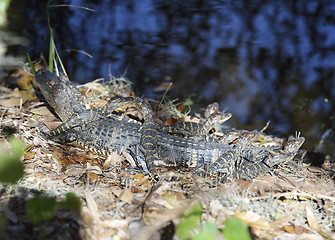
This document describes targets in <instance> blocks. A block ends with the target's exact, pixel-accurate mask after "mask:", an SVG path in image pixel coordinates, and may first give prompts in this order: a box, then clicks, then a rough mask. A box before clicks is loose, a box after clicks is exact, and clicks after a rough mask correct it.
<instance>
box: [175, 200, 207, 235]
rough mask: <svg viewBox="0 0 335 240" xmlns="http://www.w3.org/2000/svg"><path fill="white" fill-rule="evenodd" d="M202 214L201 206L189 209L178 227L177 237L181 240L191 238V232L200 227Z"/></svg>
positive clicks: (197, 205)
mask: <svg viewBox="0 0 335 240" xmlns="http://www.w3.org/2000/svg"><path fill="white" fill-rule="evenodd" d="M201 214H202V208H201V206H200V205H199V204H196V205H193V206H191V207H190V208H188V209H187V210H186V211H185V213H184V217H183V219H182V221H181V222H180V223H179V224H178V225H177V229H176V235H177V236H178V237H179V238H181V239H187V238H191V233H192V232H191V231H192V230H194V229H195V228H196V227H197V226H198V225H199V222H200V220H201Z"/></svg>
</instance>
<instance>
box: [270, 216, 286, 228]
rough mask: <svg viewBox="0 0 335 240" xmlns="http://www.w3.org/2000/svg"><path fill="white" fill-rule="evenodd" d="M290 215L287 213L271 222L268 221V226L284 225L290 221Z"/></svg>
mask: <svg viewBox="0 0 335 240" xmlns="http://www.w3.org/2000/svg"><path fill="white" fill-rule="evenodd" d="M290 219H291V217H290V216H289V215H287V216H285V217H282V218H279V219H277V220H275V221H273V222H271V223H270V226H271V227H272V228H281V227H283V226H284V225H286V224H288V222H289V221H290Z"/></svg>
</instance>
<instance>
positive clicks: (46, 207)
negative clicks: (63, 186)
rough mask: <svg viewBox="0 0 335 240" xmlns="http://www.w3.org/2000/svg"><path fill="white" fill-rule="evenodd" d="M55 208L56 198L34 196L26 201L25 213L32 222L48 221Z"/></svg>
mask: <svg viewBox="0 0 335 240" xmlns="http://www.w3.org/2000/svg"><path fill="white" fill-rule="evenodd" d="M55 210H56V199H55V198H52V197H50V198H47V197H34V198H32V199H30V200H28V201H27V203H26V214H27V217H28V219H29V220H30V221H31V222H33V223H39V222H44V221H49V220H51V219H52V218H53V216H54V214H55Z"/></svg>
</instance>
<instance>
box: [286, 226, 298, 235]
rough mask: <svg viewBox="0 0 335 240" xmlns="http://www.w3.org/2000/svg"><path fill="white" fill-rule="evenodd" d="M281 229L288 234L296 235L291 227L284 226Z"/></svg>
mask: <svg viewBox="0 0 335 240" xmlns="http://www.w3.org/2000/svg"><path fill="white" fill-rule="evenodd" d="M283 229H284V230H285V231H286V232H288V233H291V234H297V233H296V231H295V229H294V226H293V225H285V226H284V227H283Z"/></svg>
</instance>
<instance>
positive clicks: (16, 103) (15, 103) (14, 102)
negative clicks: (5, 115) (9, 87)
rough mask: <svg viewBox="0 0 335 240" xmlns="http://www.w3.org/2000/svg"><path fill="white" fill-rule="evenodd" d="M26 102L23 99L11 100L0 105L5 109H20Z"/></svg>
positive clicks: (1, 102) (4, 100) (5, 100)
mask: <svg viewBox="0 0 335 240" xmlns="http://www.w3.org/2000/svg"><path fill="white" fill-rule="evenodd" d="M24 102H25V100H23V99H22V98H9V99H3V100H1V101H0V105H1V106H3V107H19V106H22V104H23V103H24Z"/></svg>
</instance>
